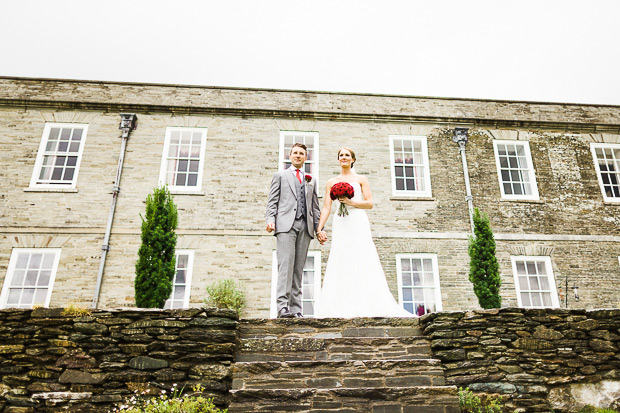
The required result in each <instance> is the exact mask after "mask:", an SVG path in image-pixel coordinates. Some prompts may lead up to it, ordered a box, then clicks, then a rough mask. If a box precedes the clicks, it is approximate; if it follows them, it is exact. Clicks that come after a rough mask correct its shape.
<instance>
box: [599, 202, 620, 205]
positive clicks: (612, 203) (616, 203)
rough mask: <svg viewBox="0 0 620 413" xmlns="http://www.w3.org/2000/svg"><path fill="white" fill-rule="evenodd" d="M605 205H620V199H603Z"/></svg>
mask: <svg viewBox="0 0 620 413" xmlns="http://www.w3.org/2000/svg"><path fill="white" fill-rule="evenodd" d="M603 205H613V206H619V205H620V201H603Z"/></svg>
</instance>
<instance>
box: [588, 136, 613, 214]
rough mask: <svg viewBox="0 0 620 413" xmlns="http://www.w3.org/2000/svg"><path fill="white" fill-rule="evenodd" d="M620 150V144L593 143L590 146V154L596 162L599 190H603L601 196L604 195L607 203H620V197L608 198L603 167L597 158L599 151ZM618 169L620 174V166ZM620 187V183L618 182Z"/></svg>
mask: <svg viewBox="0 0 620 413" xmlns="http://www.w3.org/2000/svg"><path fill="white" fill-rule="evenodd" d="M608 148H609V149H620V144H613V143H591V144H590V152H592V160H593V162H594V168H595V169H596V177H597V179H598V185H599V188H601V194H602V195H603V200H604V201H605V202H620V197H613V196H607V194H606V193H605V184H604V183H603V175H602V174H601V166H600V165H599V161H598V158H597V156H596V150H597V149H608ZM618 160H619V161H620V159H618ZM616 166H617V167H618V169H619V170H618V174H620V164H618V165H616ZM618 184H619V185H620V181H619V182H618Z"/></svg>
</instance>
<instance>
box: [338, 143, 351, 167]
mask: <svg viewBox="0 0 620 413" xmlns="http://www.w3.org/2000/svg"><path fill="white" fill-rule="evenodd" d="M343 149H346V150H347V151H349V153H350V154H351V158H352V159H353V162H351V168H353V165H355V152H353V149H351V148H347V147H346V146H343V147H342V148H340V149H338V159H340V152H342V150H343Z"/></svg>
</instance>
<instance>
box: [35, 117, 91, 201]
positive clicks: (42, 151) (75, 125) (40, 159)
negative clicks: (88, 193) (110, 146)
mask: <svg viewBox="0 0 620 413" xmlns="http://www.w3.org/2000/svg"><path fill="white" fill-rule="evenodd" d="M52 128H82V137H81V139H80V148H79V149H78V152H77V153H76V155H75V156H77V161H76V164H75V172H74V173H73V179H72V180H71V181H67V183H53V184H50V183H38V182H37V181H38V180H39V175H40V174H41V168H42V167H43V159H44V158H45V155H46V153H45V152H46V150H45V148H46V147H47V143H48V141H49V136H50V132H51V130H52ZM87 135H88V124H86V123H52V122H47V123H46V124H45V126H44V127H43V134H42V136H41V143H40V144H39V151H38V152H37V159H36V161H35V164H34V169H33V171H32V176H31V177H30V186H29V187H30V188H42V189H50V190H54V189H67V188H70V189H74V188H75V187H76V185H77V180H78V175H79V172H80V164H81V163H82V153H83V152H84V146H85V144H86V136H87ZM55 153H56V154H59V152H57V151H56V152H55ZM66 153H67V156H68V154H69V152H66Z"/></svg>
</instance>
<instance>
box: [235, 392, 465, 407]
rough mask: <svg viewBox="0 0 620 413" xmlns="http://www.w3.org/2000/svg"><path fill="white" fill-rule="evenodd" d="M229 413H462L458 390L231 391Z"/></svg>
mask: <svg viewBox="0 0 620 413" xmlns="http://www.w3.org/2000/svg"><path fill="white" fill-rule="evenodd" d="M231 399H232V403H231V404H230V406H229V408H228V411H229V412H231V413H232V412H246V413H251V412H277V411H294V412H310V411H311V412H372V413H459V411H460V410H459V402H458V396H457V390H456V387H455V386H440V387H438V386H435V387H425V386H418V387H405V388H402V387H382V388H338V389H292V390H289V389H287V390H283V389H264V390H232V391H231Z"/></svg>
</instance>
